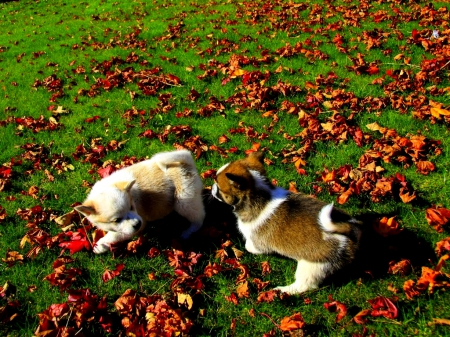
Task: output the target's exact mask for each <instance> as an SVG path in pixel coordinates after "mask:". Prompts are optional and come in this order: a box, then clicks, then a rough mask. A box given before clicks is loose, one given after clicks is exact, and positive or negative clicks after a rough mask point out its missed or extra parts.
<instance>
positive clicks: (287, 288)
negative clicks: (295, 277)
mask: <svg viewBox="0 0 450 337" xmlns="http://www.w3.org/2000/svg"><path fill="white" fill-rule="evenodd" d="M273 290H275V291H279V292H282V293H285V294H288V295H293V294H300V293H302V292H305V291H306V290H301V289H295V288H293V287H292V285H289V286H284V287H276V288H273Z"/></svg>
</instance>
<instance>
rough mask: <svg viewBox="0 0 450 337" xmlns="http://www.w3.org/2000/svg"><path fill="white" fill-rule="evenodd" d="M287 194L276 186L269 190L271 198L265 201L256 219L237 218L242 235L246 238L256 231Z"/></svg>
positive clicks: (284, 199)
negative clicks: (243, 219)
mask: <svg viewBox="0 0 450 337" xmlns="http://www.w3.org/2000/svg"><path fill="white" fill-rule="evenodd" d="M288 194H289V192H288V191H286V190H285V189H283V188H276V189H274V190H272V191H271V195H272V197H271V200H270V201H269V202H268V203H267V205H266V207H264V209H263V210H262V212H261V213H260V214H259V215H258V217H257V218H256V219H254V220H253V221H250V222H242V221H241V220H240V219H238V227H239V230H240V231H241V233H242V235H243V236H244V237H245V239H246V240H248V239H249V238H250V236H251V234H252V232H254V231H256V230H257V229H258V227H260V226H261V225H263V224H264V223H265V222H266V221H267V220H269V219H270V217H271V216H272V215H273V214H274V213H275V211H276V210H277V209H278V207H279V206H280V205H281V204H282V203H283V202H284V201H286V196H287V195H288Z"/></svg>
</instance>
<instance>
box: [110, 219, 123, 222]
mask: <svg viewBox="0 0 450 337" xmlns="http://www.w3.org/2000/svg"><path fill="white" fill-rule="evenodd" d="M112 222H115V223H119V222H122V218H117V219H114V220H113V221H112Z"/></svg>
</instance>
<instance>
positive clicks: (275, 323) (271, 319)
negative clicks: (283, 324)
mask: <svg viewBox="0 0 450 337" xmlns="http://www.w3.org/2000/svg"><path fill="white" fill-rule="evenodd" d="M259 314H260V315H261V316H264V317H266V318H268V319H269V320H270V321H271V322H272V323H273V324H274V325H275V326H276V327H277V328H278V329H279V330H281V328H280V326H279V325H278V324H277V322H275V321H274V320H273V318H272V317H270V316H269V315H267V314H266V313H264V312H260V313H259Z"/></svg>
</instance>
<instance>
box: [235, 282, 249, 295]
mask: <svg viewBox="0 0 450 337" xmlns="http://www.w3.org/2000/svg"><path fill="white" fill-rule="evenodd" d="M236 293H237V295H238V296H239V297H240V298H242V297H247V298H248V297H249V296H250V292H249V290H248V282H247V281H244V282H242V283H241V284H239V285H238V286H237V288H236Z"/></svg>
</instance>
